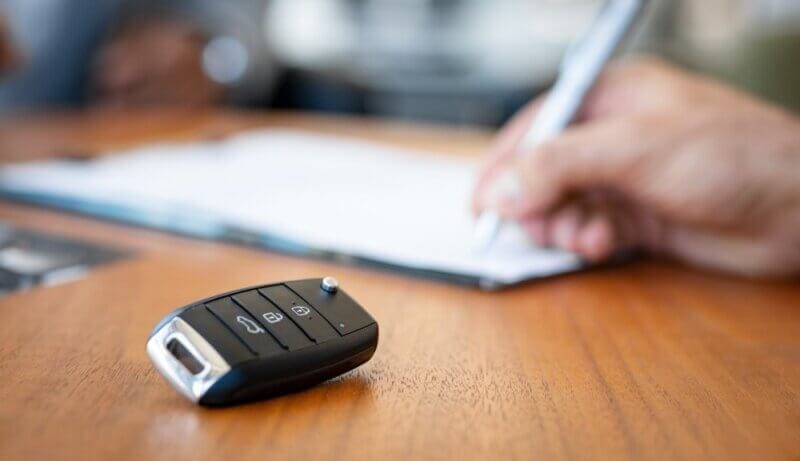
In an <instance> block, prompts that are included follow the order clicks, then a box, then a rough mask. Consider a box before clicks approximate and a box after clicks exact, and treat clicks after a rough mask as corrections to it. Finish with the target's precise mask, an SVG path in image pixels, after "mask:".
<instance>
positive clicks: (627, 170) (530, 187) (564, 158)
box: [501, 119, 650, 219]
mask: <svg viewBox="0 0 800 461" xmlns="http://www.w3.org/2000/svg"><path fill="white" fill-rule="evenodd" d="M638 128H640V127H638V126H636V124H634V123H632V122H631V121H630V120H627V119H608V120H598V121H594V122H591V123H587V124H583V125H577V126H574V127H572V128H569V129H568V130H567V131H565V132H564V133H563V134H561V135H560V136H559V137H557V138H555V139H552V140H550V141H547V142H545V143H543V144H541V145H539V146H538V147H537V148H535V149H534V150H533V151H531V152H530V153H529V154H528V155H523V156H521V157H520V158H519V159H518V161H517V163H516V165H515V174H516V176H517V178H518V179H519V182H520V185H521V187H520V188H519V196H517V197H515V198H513V199H511V200H509V201H506V206H505V207H504V208H505V209H504V210H501V212H503V213H504V214H507V215H510V216H511V217H513V218H517V219H518V218H521V217H524V216H528V215H531V214H539V213H544V212H547V211H548V210H549V209H551V208H552V207H554V206H555V205H557V204H558V203H559V202H560V201H562V200H563V199H564V198H565V196H566V195H567V194H569V193H571V192H577V191H581V190H584V189H588V188H594V187H610V188H614V189H615V190H618V191H619V192H622V193H623V194H625V193H627V192H630V190H631V188H632V187H633V186H635V180H636V178H637V177H638V176H639V173H638V172H637V169H638V168H639V166H640V165H641V163H642V160H644V157H645V155H646V153H647V152H649V151H650V149H649V148H648V144H649V142H648V141H647V136H642V135H640V133H637V131H638ZM621 133H622V135H621ZM626 134H627V135H626Z"/></svg>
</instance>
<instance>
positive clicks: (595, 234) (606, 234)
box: [573, 211, 617, 262]
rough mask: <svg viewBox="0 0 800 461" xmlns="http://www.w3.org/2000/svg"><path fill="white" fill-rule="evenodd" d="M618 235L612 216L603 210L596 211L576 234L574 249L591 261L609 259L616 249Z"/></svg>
mask: <svg viewBox="0 0 800 461" xmlns="http://www.w3.org/2000/svg"><path fill="white" fill-rule="evenodd" d="M616 240H617V235H616V230H615V226H614V222H613V220H612V218H611V217H610V216H609V215H607V214H606V213H603V212H599V211H597V212H594V213H593V214H591V215H590V216H589V217H588V219H587V220H586V221H585V223H584V224H583V226H581V228H580V229H579V230H578V232H577V235H576V236H575V247H574V249H573V251H575V252H576V253H578V254H579V255H581V256H582V257H583V258H585V259H586V260H588V261H590V262H600V261H603V260H605V259H608V258H609V257H610V256H611V255H612V254H614V252H615V251H617V245H616Z"/></svg>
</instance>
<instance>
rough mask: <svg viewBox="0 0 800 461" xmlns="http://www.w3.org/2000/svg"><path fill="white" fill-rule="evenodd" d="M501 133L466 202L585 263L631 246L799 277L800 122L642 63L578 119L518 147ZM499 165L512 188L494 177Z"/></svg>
mask: <svg viewBox="0 0 800 461" xmlns="http://www.w3.org/2000/svg"><path fill="white" fill-rule="evenodd" d="M538 105H539V102H536V101H535V102H533V103H532V104H531V105H529V107H527V108H526V109H524V110H523V111H521V112H520V114H518V115H517V116H516V117H515V119H514V120H512V122H511V123H509V125H508V126H507V127H506V128H505V129H504V130H503V131H502V132H501V134H500V135H499V136H498V138H497V139H496V141H495V143H494V145H493V147H492V148H491V149H490V152H489V155H488V159H487V162H486V164H485V165H484V167H483V168H482V170H481V173H480V176H479V180H478V185H477V187H476V190H475V193H474V198H473V205H474V209H475V211H476V212H479V211H481V210H483V209H485V208H493V209H497V210H498V211H499V212H500V213H501V214H502V215H504V216H505V217H506V218H508V219H513V220H516V221H517V222H519V223H520V225H521V226H522V227H523V228H524V229H525V230H526V231H527V233H528V234H529V235H530V237H531V238H532V240H533V241H534V242H535V243H536V244H538V245H542V246H555V247H560V248H564V249H567V250H571V251H574V252H576V253H578V254H580V255H582V256H583V257H584V258H586V259H588V260H590V261H599V260H603V259H605V258H608V257H609V256H611V255H612V254H613V253H615V252H617V251H619V250H623V249H631V248H641V249H644V250H647V251H649V252H652V253H659V254H666V255H668V256H672V257H675V258H677V259H680V260H683V261H687V262H690V263H693V264H696V265H700V266H706V267H710V268H714V269H719V270H724V271H729V272H736V273H743V274H748V275H756V276H776V275H777V276H780V275H782V276H787V275H796V274H798V273H800V120H798V119H797V118H795V117H793V116H792V115H790V114H788V113H786V112H784V111H782V110H780V109H778V108H775V107H771V106H769V105H767V104H765V103H763V102H760V101H758V100H756V99H754V98H752V97H749V96H747V95H745V94H742V93H739V92H737V91H734V90H733V89H730V88H728V87H726V86H724V85H722V84H720V83H717V82H714V81H712V80H709V79H706V78H703V77H700V76H696V75H692V74H689V73H686V72H684V71H681V70H678V69H676V68H674V67H671V66H669V65H667V64H665V63H663V62H660V61H657V60H653V59H641V60H637V61H634V62H630V63H622V64H618V65H616V66H614V67H612V68H610V69H608V70H607V71H606V72H605V74H604V75H603V77H602V78H601V79H600V81H598V83H597V85H596V86H595V88H594V89H593V90H592V92H591V93H590V95H589V97H588V99H587V101H586V104H585V106H584V108H583V109H582V113H581V114H580V116H579V118H578V120H577V121H576V124H575V125H573V126H571V127H570V128H568V129H567V130H566V131H565V132H564V133H563V134H562V135H561V136H559V137H557V138H555V139H553V140H551V141H548V142H546V143H543V144H541V145H540V146H538V147H536V148H534V149H533V150H531V151H529V152H524V153H523V155H516V154H515V148H516V146H517V144H518V143H519V141H520V139H521V138H522V136H523V134H524V133H525V131H526V130H527V127H528V125H529V123H530V120H531V119H532V118H533V117H534V116H535V114H536V111H537V109H538ZM508 171H511V172H512V173H513V174H514V175H515V176H516V177H518V178H519V179H520V181H521V183H522V185H523V186H522V188H521V191H520V194H519V195H518V196H516V197H497V196H496V194H493V187H492V184H493V180H495V179H497V177H498V175H501V174H503V173H504V172H508Z"/></svg>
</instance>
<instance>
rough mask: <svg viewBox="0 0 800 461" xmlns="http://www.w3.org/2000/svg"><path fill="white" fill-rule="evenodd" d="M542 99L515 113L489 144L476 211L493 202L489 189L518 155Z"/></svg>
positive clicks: (478, 185) (480, 174)
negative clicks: (499, 174) (519, 145)
mask: <svg viewBox="0 0 800 461" xmlns="http://www.w3.org/2000/svg"><path fill="white" fill-rule="evenodd" d="M542 100H543V98H542V97H540V98H538V99H536V100H534V101H533V102H532V103H530V104H528V105H527V106H526V107H525V108H523V109H522V110H521V111H519V112H518V113H517V114H516V115H514V117H513V118H512V119H511V121H510V122H509V123H508V124H507V125H506V126H505V127H504V128H503V129H502V130H501V131H500V133H499V134H498V135H497V137H496V138H495V140H494V141H492V144H491V145H490V146H489V149H488V150H487V152H486V155H485V156H484V161H483V164H482V165H481V167H480V169H479V171H478V179H477V182H476V185H475V191H474V193H473V199H472V206H473V209H474V210H475V211H476V212H477V211H480V210H481V209H482V208H484V207H485V206H486V204H487V202H491V200H489V199H488V197H487V194H488V193H489V191H488V190H487V189H488V187H489V186H490V183H491V182H492V181H493V179H494V178H495V177H496V176H497V174H498V173H499V172H500V170H501V169H502V168H503V167H504V166H508V165H509V163H511V161H512V159H513V157H514V155H516V153H517V144H519V141H520V140H521V139H522V137H523V136H524V135H525V133H526V132H527V130H528V128H529V127H530V125H531V123H532V121H533V119H534V117H536V114H537V113H538V111H539V108H540V107H541V104H542Z"/></svg>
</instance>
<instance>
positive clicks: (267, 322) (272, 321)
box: [233, 290, 314, 351]
mask: <svg viewBox="0 0 800 461" xmlns="http://www.w3.org/2000/svg"><path fill="white" fill-rule="evenodd" d="M233 300H234V301H235V302H236V303H237V304H239V305H240V306H242V307H243V308H244V310H246V311H247V312H248V313H250V314H251V315H252V316H253V317H255V318H256V319H258V321H259V323H261V325H263V326H264V327H265V328H266V329H267V330H268V331H269V332H270V333H272V335H273V336H274V337H275V339H277V340H278V342H279V343H280V344H281V346H283V347H284V348H286V349H288V350H290V351H294V350H297V349H302V348H304V347H308V346H311V345H313V344H314V343H313V342H312V341H311V340H310V339H308V337H307V336H306V335H305V333H303V332H302V331H301V330H300V328H298V327H297V325H295V323H294V322H293V321H292V320H291V319H290V318H289V317H287V316H286V315H285V314H284V313H283V311H282V310H280V309H278V307H277V306H275V305H274V304H272V303H271V302H269V301H268V300H267V299H266V298H265V297H263V296H262V295H261V294H259V292H258V291H256V290H251V291H245V292H243V293H238V294H235V295H233Z"/></svg>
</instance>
